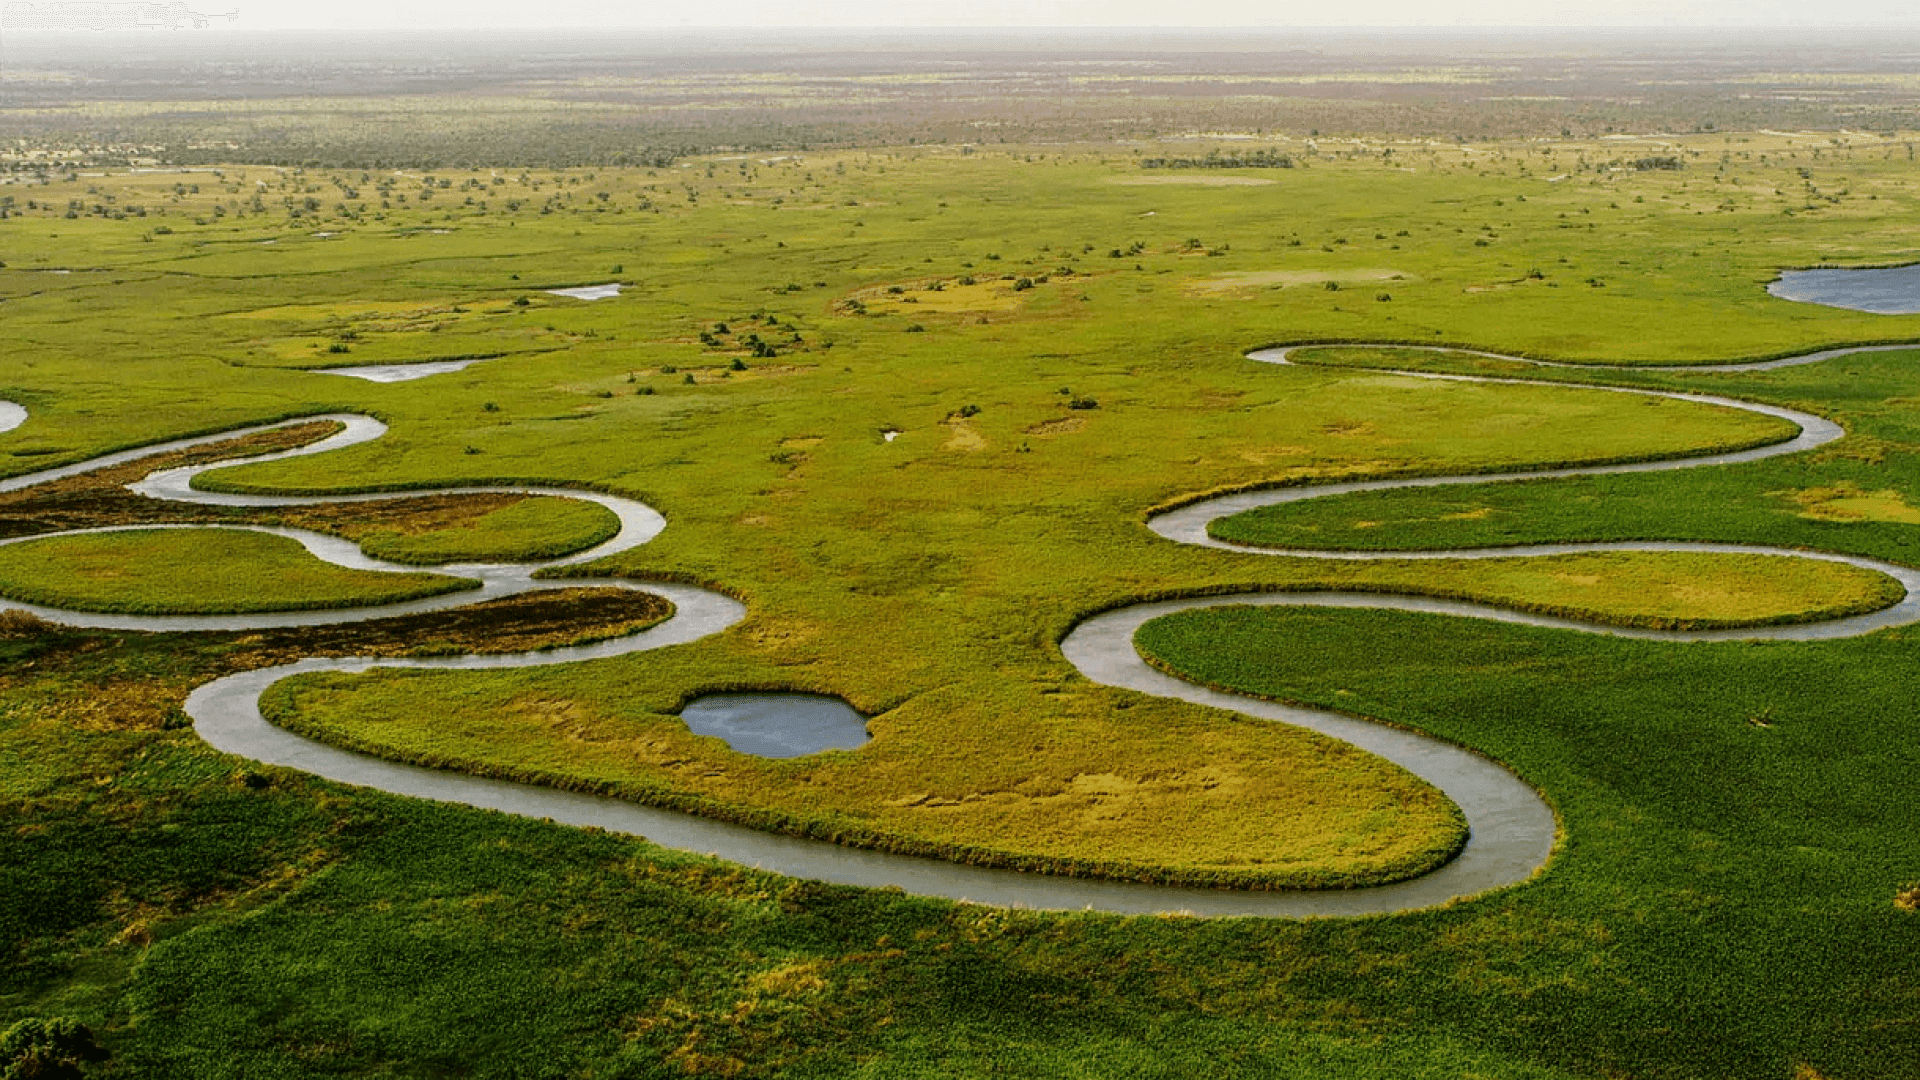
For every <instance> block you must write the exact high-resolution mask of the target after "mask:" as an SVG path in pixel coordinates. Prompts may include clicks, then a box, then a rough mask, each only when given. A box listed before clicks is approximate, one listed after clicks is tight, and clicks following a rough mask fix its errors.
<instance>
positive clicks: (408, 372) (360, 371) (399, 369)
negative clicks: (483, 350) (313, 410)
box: [313, 357, 479, 382]
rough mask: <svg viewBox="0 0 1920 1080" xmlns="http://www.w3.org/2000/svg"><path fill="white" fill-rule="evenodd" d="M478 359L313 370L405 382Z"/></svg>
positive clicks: (456, 369) (465, 365)
mask: <svg viewBox="0 0 1920 1080" xmlns="http://www.w3.org/2000/svg"><path fill="white" fill-rule="evenodd" d="M476 363H479V358H478V357H475V358H474V359H472V360H427V361H421V362H418V363H412V364H362V365H359V366H356V367H336V368H314V369H313V370H315V371H317V372H319V373H320V374H322V375H345V376H346V377H348V378H350V379H365V380H367V381H368V382H406V381H407V380H409V379H424V378H426V377H427V376H429V375H445V374H447V373H448V372H450V371H461V370H464V369H465V368H467V367H468V366H470V365H472V364H476Z"/></svg>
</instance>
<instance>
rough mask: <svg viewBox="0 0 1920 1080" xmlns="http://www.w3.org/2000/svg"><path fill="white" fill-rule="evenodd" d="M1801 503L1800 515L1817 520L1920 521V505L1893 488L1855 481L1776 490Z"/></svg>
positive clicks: (1912, 522)
mask: <svg viewBox="0 0 1920 1080" xmlns="http://www.w3.org/2000/svg"><path fill="white" fill-rule="evenodd" d="M1770 494H1773V495H1777V496H1780V497H1783V498H1786V499H1788V500H1790V501H1792V502H1795V503H1798V504H1799V506H1800V508H1801V509H1800V514H1799V516H1800V517H1803V518H1811V519H1813V520H1814V521H1880V522H1889V523H1892V524H1897V525H1920V506H1914V505H1913V504H1911V503H1909V502H1907V497H1906V496H1905V495H1903V494H1901V493H1900V492H1898V491H1894V490H1891V489H1888V490H1884V491H1862V490H1860V489H1859V488H1858V487H1856V486H1855V485H1853V484H1845V483H1842V484H1836V485H1834V486H1833V487H1821V488H1802V489H1800V490H1798V491H1775V492H1770Z"/></svg>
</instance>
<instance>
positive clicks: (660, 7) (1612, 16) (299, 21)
mask: <svg viewBox="0 0 1920 1080" xmlns="http://www.w3.org/2000/svg"><path fill="white" fill-rule="evenodd" d="M47 2H48V0H37V2H36V6H43V5H44V4H45V3H47ZM158 2H160V3H168V2H171V0H158ZM187 6H188V7H190V8H192V9H194V10H195V11H198V12H202V13H206V14H224V13H226V12H229V11H238V12H239V18H238V19H237V20H236V21H235V22H234V23H233V24H232V25H233V27H234V28H235V29H244V30H282V29H341V30H346V29H369V30H371V29H447V28H465V29H487V28H495V27H498V28H514V29H530V28H542V27H545V28H574V27H597V28H606V29H614V28H621V29H626V28H645V27H698V26H715V27H719V26H734V27H778V26H819V27H835V26H839V27H847V26H891V27H917V26H925V27H933V26H975V27H981V26H1149V27H1151V26H1164V27H1208V26H1251V27H1273V28H1286V27H1296V26H1298V27H1326V26H1714V25H1723V26H1743V27H1751V26H1835V25H1842V26H1889V27H1891V26H1907V27H1912V26H1920V3H1916V2H1915V0H1794V2H1791V3H1789V2H1787V0H1585V2H1570V0H1349V2H1347V3H1329V2H1327V0H944V2H929V0H830V2H829V0H638V2H633V0H629V2H615V0H413V2H409V0H391V2H382V0H187Z"/></svg>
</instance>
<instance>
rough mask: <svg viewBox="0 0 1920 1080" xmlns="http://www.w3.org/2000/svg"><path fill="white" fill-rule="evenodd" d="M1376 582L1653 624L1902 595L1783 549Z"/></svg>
mask: <svg viewBox="0 0 1920 1080" xmlns="http://www.w3.org/2000/svg"><path fill="white" fill-rule="evenodd" d="M1353 574H1354V576H1355V578H1357V579H1360V580H1364V581H1367V582H1369V583H1371V584H1373V585H1375V586H1385V585H1388V584H1399V585H1404V586H1406V587H1408V588H1409V589H1410V590H1411V591H1414V592H1424V593H1429V594H1436V595H1443V596H1460V597H1466V598H1471V599H1476V600H1482V601H1485V602H1489V603H1493V604H1496V605H1500V606H1503V607H1514V608H1518V609H1521V610H1532V611H1544V612H1548V613H1553V614H1563V615H1570V616H1574V617H1585V618H1599V619H1602V620H1606V621H1610V622H1626V623H1631V624H1634V625H1643V626H1655V627H1679V626H1690V625H1703V624H1704V625H1729V624H1734V625H1737V624H1748V625H1751V624H1761V623H1767V622H1778V621H1792V620H1794V619H1796V618H1798V619H1805V618H1814V617H1827V616H1831V615H1836V614H1842V613H1851V612H1859V611H1870V610H1873V609H1875V608H1879V607H1884V606H1886V605H1887V604H1890V603H1893V602H1894V601H1896V600H1897V599H1898V598H1899V596H1900V595H1901V592H1900V586H1899V584H1898V583H1897V582H1894V581H1893V580H1892V579H1891V578H1888V577H1886V576H1885V575H1883V574H1880V573H1877V572H1875V571H1872V570H1863V569H1860V568H1859V567H1855V566H1848V565H1847V564H1845V563H1837V562H1826V561H1823V560H1816V559H1796V558H1791V557H1788V556H1782V555H1727V554H1717V553H1709V552H1684V551H1662V552H1651V551H1616V552H1591V553H1586V554H1579V555H1555V556H1548V557H1537V558H1511V559H1475V560H1471V561H1462V562H1454V563H1432V562H1429V563H1423V564H1419V565H1411V564H1406V563H1401V564H1398V565H1395V564H1389V563H1380V564H1376V565H1374V566H1371V567H1360V568H1356V569H1355V570H1354V571H1353Z"/></svg>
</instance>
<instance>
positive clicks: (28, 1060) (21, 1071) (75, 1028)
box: [0, 1016, 107, 1080]
mask: <svg viewBox="0 0 1920 1080" xmlns="http://www.w3.org/2000/svg"><path fill="white" fill-rule="evenodd" d="M106 1059H107V1052H106V1051H105V1050H102V1049H100V1044H99V1043H96V1042H94V1041H93V1032H92V1031H90V1030H89V1029H88V1028H87V1026H86V1025H85V1024H82V1023H80V1022H79V1021H77V1020H71V1019H68V1018H66V1017H63V1016H56V1017H54V1018H53V1019H51V1020H42V1019H40V1018H38V1017H28V1018H27V1019H25V1020H22V1021H20V1022H19V1023H17V1024H15V1025H13V1026H12V1027H10V1028H8V1029H7V1031H6V1034H4V1035H0V1080H77V1078H78V1077H82V1076H85V1075H86V1072H85V1068H86V1066H88V1065H90V1064H92V1063H94V1062H96V1061H105V1060H106Z"/></svg>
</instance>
